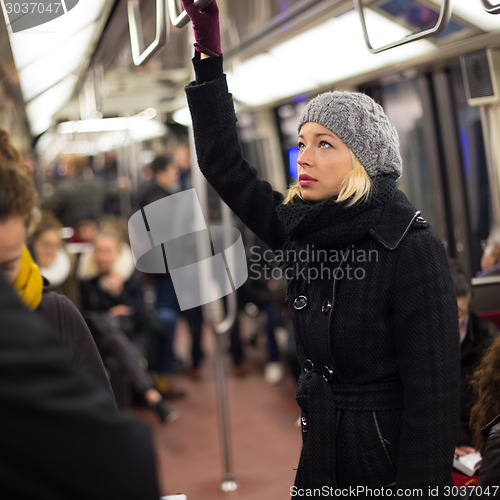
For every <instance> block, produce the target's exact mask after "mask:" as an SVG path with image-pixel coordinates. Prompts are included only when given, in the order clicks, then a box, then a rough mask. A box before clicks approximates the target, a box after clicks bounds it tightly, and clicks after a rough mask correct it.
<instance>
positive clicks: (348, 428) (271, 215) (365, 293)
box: [183, 0, 460, 498]
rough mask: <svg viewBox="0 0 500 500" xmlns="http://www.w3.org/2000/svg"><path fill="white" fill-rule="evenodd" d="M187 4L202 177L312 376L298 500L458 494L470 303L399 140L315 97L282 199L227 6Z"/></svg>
mask: <svg viewBox="0 0 500 500" xmlns="http://www.w3.org/2000/svg"><path fill="white" fill-rule="evenodd" d="M183 4H184V8H185V9H186V11H187V13H188V15H189V17H190V18H191V20H192V21H193V29H194V35H195V40H196V43H195V47H196V55H195V60H194V66H195V71H196V81H195V82H193V83H191V84H189V85H188V86H187V87H186V93H187V97H188V103H189V106H190V109H191V114H192V118H193V126H194V136H195V142H196V148H197V154H198V160H199V164H200V168H201V170H202V171H203V173H204V174H205V176H206V177H207V178H208V180H209V181H210V183H211V184H212V185H213V187H214V188H215V189H216V190H217V191H218V192H219V194H220V195H221V197H222V198H223V199H224V201H225V202H226V203H227V204H228V205H229V206H230V207H231V208H232V209H233V210H234V212H236V214H237V215H238V216H239V217H240V218H241V219H242V220H243V221H244V222H245V224H247V225H248V226H249V228H250V229H252V230H253V231H254V232H255V233H256V235H257V236H259V237H260V238H261V239H263V240H264V241H265V242H267V243H268V245H269V246H270V247H271V248H272V249H274V250H275V252H276V253H277V257H281V260H282V262H283V266H284V272H285V274H286V277H287V279H288V282H287V301H288V304H289V307H290V311H291V314H292V319H293V324H294V330H295V335H296V337H297V349H298V356H299V360H300V364H301V367H302V369H303V373H302V375H301V377H300V379H299V382H298V387H297V401H298V403H299V405H300V407H301V409H302V437H303V447H302V454H301V458H300V463H299V466H298V470H297V475H296V480H295V486H294V487H293V488H292V489H291V493H292V494H293V495H295V496H304V495H305V496H307V491H305V489H306V488H307V489H308V488H324V487H331V488H337V487H339V488H344V487H349V486H361V487H369V488H382V487H386V488H419V489H420V490H421V493H422V497H424V498H426V497H428V496H429V488H430V487H437V486H439V487H441V491H443V489H442V488H443V487H444V486H445V485H446V486H450V485H453V481H452V462H453V454H454V449H455V442H456V437H457V426H458V402H459V370H460V367H459V360H460V355H459V335H458V321H457V303H456V299H455V294H454V290H453V283H452V281H451V278H450V274H449V269H448V263H447V258H446V254H445V251H444V248H443V246H442V244H441V242H440V241H439V239H438V238H437V237H436V235H435V234H434V233H433V232H432V230H431V229H430V227H429V225H428V223H427V222H426V221H425V220H424V219H423V218H422V217H420V216H419V212H417V211H416V210H415V208H414V207H413V206H412V205H411V203H410V202H409V201H408V200H407V198H406V196H405V195H404V194H403V193H402V192H401V191H398V189H397V187H396V180H397V179H398V178H399V177H400V175H401V172H402V165H401V164H402V161H401V157H400V153H399V145H398V137H397V133H396V130H395V128H394V126H393V125H391V124H390V123H389V120H388V118H387V116H386V115H385V114H384V112H383V110H382V108H381V107H380V106H379V105H378V104H376V103H375V102H374V101H373V100H372V99H371V98H369V97H368V96H366V95H363V94H360V93H351V92H328V93H325V94H322V95H320V96H318V97H316V98H315V99H313V100H312V101H311V102H310V103H309V104H308V105H307V107H306V108H305V110H304V112H303V113H302V116H301V117H300V120H299V127H298V130H299V136H298V146H299V150H300V151H299V159H298V172H299V184H298V185H296V186H293V187H292V188H291V189H290V190H289V192H288V193H287V195H286V196H285V197H283V196H282V195H281V194H280V193H278V192H276V191H273V190H272V187H271V186H270V184H269V183H267V182H264V181H263V180H259V179H258V177H257V175H256V170H255V169H253V168H251V167H250V166H249V165H248V164H247V162H246V161H245V160H244V159H243V156H242V152H241V148H240V146H239V143H238V136H237V127H236V117H235V113H234V106H233V102H232V98H231V95H230V94H229V93H228V90H227V84H226V79H225V76H224V75H223V72H222V57H221V48H220V36H219V24H218V9H217V5H216V2H215V1H213V2H212V3H211V4H210V5H209V6H208V7H207V8H206V9H205V10H204V11H203V12H200V11H198V9H197V8H196V7H195V6H194V4H193V1H192V0H183ZM311 50H316V49H314V48H311ZM299 66H300V61H299ZM298 71H300V67H299V68H298ZM322 491H324V490H322ZM330 491H331V490H330ZM309 492H310V490H309ZM367 496H368V495H367ZM419 497H420V495H419Z"/></svg>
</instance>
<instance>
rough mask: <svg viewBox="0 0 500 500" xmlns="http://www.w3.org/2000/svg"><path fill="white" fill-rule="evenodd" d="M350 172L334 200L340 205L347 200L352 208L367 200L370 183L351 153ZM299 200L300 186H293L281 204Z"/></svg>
mask: <svg viewBox="0 0 500 500" xmlns="http://www.w3.org/2000/svg"><path fill="white" fill-rule="evenodd" d="M351 160H352V170H351V171H350V172H349V173H348V174H347V175H346V176H345V178H344V180H343V181H342V184H341V186H340V191H339V194H338V195H337V199H336V200H335V201H336V202H337V203H342V202H344V201H346V200H349V203H347V205H346V206H348V207H352V206H353V205H355V204H356V203H358V202H361V201H364V200H366V199H368V197H369V196H370V193H371V189H372V181H371V179H370V176H369V175H368V174H367V172H366V170H365V168H364V167H363V165H361V162H360V161H359V160H358V159H357V158H356V155H355V154H354V153H353V152H352V151H351ZM297 197H299V198H301V196H300V186H299V185H298V184H294V185H293V186H290V188H289V189H288V191H287V193H286V195H285V199H284V201H283V204H285V205H286V204H287V203H293V202H294V201H295V198H297Z"/></svg>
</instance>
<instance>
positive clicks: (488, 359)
mask: <svg viewBox="0 0 500 500" xmlns="http://www.w3.org/2000/svg"><path fill="white" fill-rule="evenodd" d="M472 384H473V386H474V389H475V390H476V392H477V402H476V404H475V405H474V407H473V408H472V410H471V419H470V425H471V429H472V435H473V442H474V445H475V447H476V448H477V449H478V450H479V451H480V452H481V454H482V457H483V460H482V462H481V467H480V469H479V479H478V483H477V486H478V489H476V490H475V493H476V495H472V496H471V498H473V499H476V498H500V475H499V470H500V398H499V394H500V335H499V336H497V337H496V338H495V340H494V341H493V342H492V344H491V346H490V347H489V348H488V350H487V351H486V353H485V355H484V357H483V358H482V360H481V363H480V365H479V367H478V369H477V370H476V371H475V373H474V377H473V379H472ZM488 486H489V487H490V489H489V490H486V488H487V487H488ZM479 487H481V494H480V490H479ZM481 495H482V496H481Z"/></svg>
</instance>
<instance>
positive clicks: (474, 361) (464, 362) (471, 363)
mask: <svg viewBox="0 0 500 500" xmlns="http://www.w3.org/2000/svg"><path fill="white" fill-rule="evenodd" d="M497 334H498V328H497V326H496V325H495V324H493V323H491V322H490V321H487V320H485V319H483V318H480V317H479V316H476V315H475V314H474V313H471V314H470V316H469V325H468V332H467V335H466V337H465V339H464V340H463V342H462V344H461V346H460V350H461V355H462V359H461V372H460V428H459V433H458V441H457V445H458V446H463V445H465V446H471V443H472V436H471V431H470V426H469V420H470V412H471V409H472V407H473V406H474V404H475V403H476V401H477V394H476V392H475V391H474V389H473V387H472V385H471V383H470V380H471V377H472V375H473V374H474V371H475V370H476V369H477V367H478V365H479V362H480V361H481V358H482V357H483V355H484V352H485V351H486V349H487V348H488V347H489V345H490V344H491V342H492V341H493V339H494V338H495V337H496V335H497Z"/></svg>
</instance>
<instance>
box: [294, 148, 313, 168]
mask: <svg viewBox="0 0 500 500" xmlns="http://www.w3.org/2000/svg"><path fill="white" fill-rule="evenodd" d="M297 163H298V164H299V166H301V167H310V166H311V165H312V155H311V152H310V150H309V148H304V149H301V150H300V151H299V156H298V158H297Z"/></svg>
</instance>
